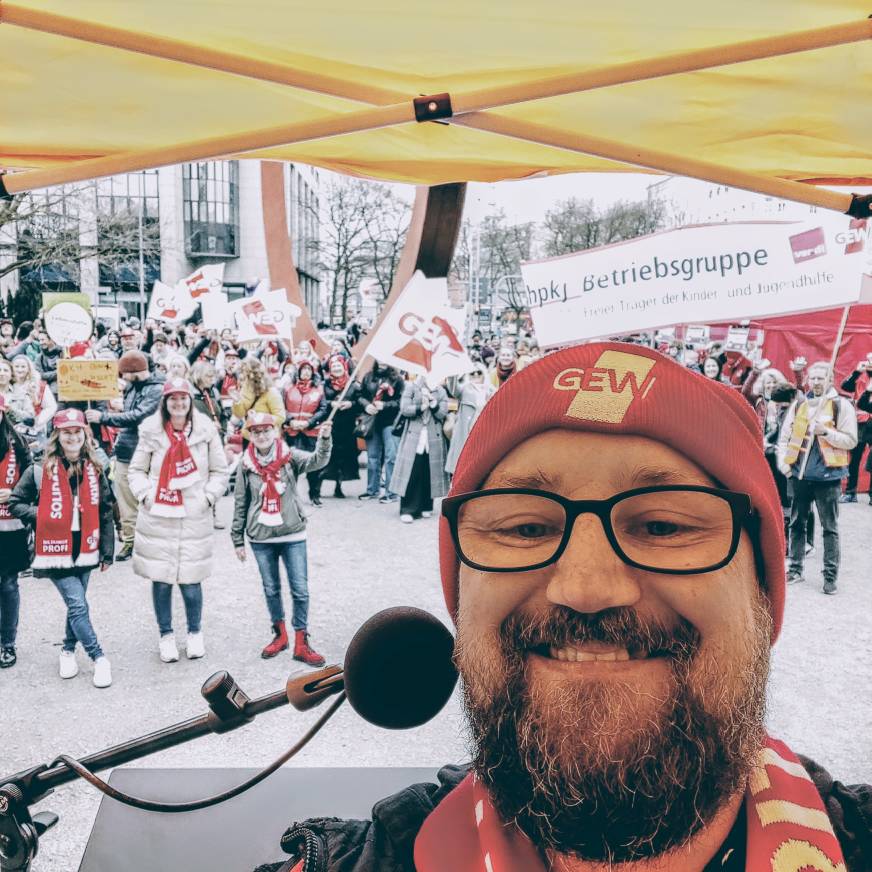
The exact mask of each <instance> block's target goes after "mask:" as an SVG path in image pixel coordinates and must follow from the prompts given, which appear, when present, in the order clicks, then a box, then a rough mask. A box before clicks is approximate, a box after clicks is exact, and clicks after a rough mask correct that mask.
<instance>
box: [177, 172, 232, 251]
mask: <svg viewBox="0 0 872 872" xmlns="http://www.w3.org/2000/svg"><path fill="white" fill-rule="evenodd" d="M182 191H183V201H184V213H185V249H186V251H187V254H188V256H189V257H216V256H218V257H220V256H221V255H223V256H225V257H237V256H238V255H239V162H238V161H235V160H211V161H199V162H197V163H189V164H185V165H184V166H183V167H182Z"/></svg>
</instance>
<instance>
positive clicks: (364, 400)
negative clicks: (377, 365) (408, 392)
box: [357, 369, 404, 428]
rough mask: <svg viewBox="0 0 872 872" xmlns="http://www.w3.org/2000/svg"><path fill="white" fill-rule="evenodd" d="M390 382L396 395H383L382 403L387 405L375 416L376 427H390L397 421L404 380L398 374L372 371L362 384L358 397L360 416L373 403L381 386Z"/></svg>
mask: <svg viewBox="0 0 872 872" xmlns="http://www.w3.org/2000/svg"><path fill="white" fill-rule="evenodd" d="M385 382H388V383H389V384H390V385H391V387H393V389H394V395H393V396H392V397H389V396H388V395H387V394H386V393H385V394H383V395H382V398H381V401H382V402H383V403H384V404H385V405H384V408H383V409H382V410H381V411H380V412H379V413H378V414H377V415H376V416H375V424H374V426H375V427H380V428H383V427H390V426H391V425H392V424H393V423H394V421H396V419H397V415H399V413H400V397H402V395H403V385H404V382H403V379H402V378H401V377H400V376H399V375H397V373H396V372H394V371H390V372H388V373H386V372H385V371H384V370H381V371H380V372H378V373H376V372H375V370H374V369H373V370H370V372H368V373H367V374H366V375H365V376H364V377H363V381H362V382H361V383H360V393H359V394H358V396H357V405H358V407H359V411H358V412H357V414H358V415H359V414H360V413H361V412H365V411H366V407H367V406H368V405H369V404H370V403H371V402H372V401H373V398H374V397H375V395H376V393H377V392H378V389H379V386H380V385H382V384H384V383H385Z"/></svg>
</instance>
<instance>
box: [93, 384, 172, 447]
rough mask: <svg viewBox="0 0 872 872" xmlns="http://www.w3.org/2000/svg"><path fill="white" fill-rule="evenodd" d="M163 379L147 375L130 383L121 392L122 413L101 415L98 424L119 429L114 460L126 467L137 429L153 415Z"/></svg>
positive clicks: (104, 413) (134, 442)
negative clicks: (122, 401)
mask: <svg viewBox="0 0 872 872" xmlns="http://www.w3.org/2000/svg"><path fill="white" fill-rule="evenodd" d="M163 386H164V379H163V376H159V375H150V376H149V377H148V378H147V379H146V380H145V381H138V382H133V383H132V384H131V385H130V386H129V387H128V388H127V390H126V391H125V392H124V411H123V412H108V411H107V412H103V416H102V418H101V419H100V420H101V423H103V424H107V425H108V426H110V427H119V428H121V432H120V433H119V434H118V439H117V440H116V442H115V458H116V460H118V461H119V462H120V463H130V461H131V459H132V458H133V452H134V451H136V444H137V442H139V425H140V424H141V423H142V422H143V421H144V420H145V419H146V418H148V417H149V416H150V415H153V414H154V413H155V412H156V411H157V407H158V406H159V405H160V398H161V393H162V392H163Z"/></svg>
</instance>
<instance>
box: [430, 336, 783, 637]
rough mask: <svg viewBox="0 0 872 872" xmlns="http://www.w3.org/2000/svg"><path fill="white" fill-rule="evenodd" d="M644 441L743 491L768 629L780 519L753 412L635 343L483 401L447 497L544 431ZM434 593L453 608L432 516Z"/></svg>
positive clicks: (453, 584) (593, 346) (776, 595)
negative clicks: (755, 517)
mask: <svg viewBox="0 0 872 872" xmlns="http://www.w3.org/2000/svg"><path fill="white" fill-rule="evenodd" d="M555 428H562V429H567V430H580V431H589V432H594V433H626V434H632V435H638V436H647V437H649V438H651V439H656V440H658V441H659V442H662V443H663V444H664V445H667V446H669V447H670V448H673V449H675V450H676V451H679V452H680V453H681V454H683V455H684V456H685V457H687V458H688V459H690V460H692V461H693V462H694V463H696V464H697V465H698V466H699V467H701V468H702V469H704V470H705V471H706V472H707V473H708V474H709V475H710V476H711V477H712V478H713V479H715V480H716V481H717V482H718V483H719V484H721V485H722V486H723V487H725V488H727V489H729V490H732V491H737V492H739V493H746V494H749V495H750V497H751V502H752V505H753V507H754V509H755V510H756V512H757V513H758V514H759V516H760V550H761V553H762V555H763V564H764V567H763V568H764V575H765V578H764V579H763V582H764V586H765V588H766V591H767V594H768V597H769V603H770V610H771V613H772V619H773V622H774V628H773V633H772V641H773V642H774V641H775V639H776V638H777V636H778V633H779V631H780V629H781V622H782V618H783V615H784V596H785V577H784V521H783V517H782V513H781V503H780V500H779V498H778V490H777V489H776V487H775V482H774V480H773V478H772V473H771V471H770V469H769V464H768V463H767V461H766V457H765V455H764V453H763V437H762V434H761V432H760V424H759V420H758V418H757V415H756V413H755V412H754V410H753V409H752V408H751V406H750V404H749V403H748V402H747V400H745V399H744V398H743V397H742V395H741V394H740V393H739V392H738V391H737V390H735V389H732V388H729V387H727V386H725V385H722V384H719V383H717V382H714V381H712V380H711V379H707V378H705V377H703V376H701V375H699V374H698V373H694V372H692V371H691V370H689V369H686V368H685V367H683V366H681V365H680V364H677V363H675V361H673V360H671V359H670V358H668V357H666V356H664V355H662V354H660V353H658V352H656V351H653V350H651V349H649V348H643V347H641V346H638V345H629V344H624V343H620V342H595V343H590V344H588V345H577V346H574V347H572V348H567V349H565V350H563V351H560V352H557V353H555V354H551V355H548V356H546V357H544V358H542V359H541V360H538V361H536V362H535V363H532V364H530V365H529V366H527V367H526V368H525V369H523V370H521V371H520V372H518V373H515V374H514V375H513V376H512V377H511V378H510V379H509V380H508V381H506V382H505V383H504V384H503V385H502V387H500V389H499V390H498V391H497V392H496V394H495V395H494V397H493V398H492V399H491V400H490V401H489V402H488V403H487V405H486V406H485V407H484V409H483V410H482V413H481V415H480V416H479V418H478V420H477V421H476V422H475V425H474V426H473V428H472V431H471V432H470V434H469V438H468V439H467V441H466V444H465V445H464V447H463V451H462V452H461V454H460V458H459V460H458V462H457V467H456V471H455V474H454V478H453V480H452V482H451V491H450V494H449V495H454V494H459V493H465V492H467V491H472V490H476V489H477V488H479V487H480V486H481V484H482V482H483V481H484V480H485V478H486V477H487V476H488V474H489V473H490V471H491V470H492V469H493V468H494V466H496V465H497V463H499V461H500V460H502V458H503V457H505V456H506V455H507V454H508V453H509V452H510V451H511V450H512V449H513V448H514V447H515V446H517V445H519V444H520V443H521V442H524V441H525V440H526V439H529V438H530V437H531V436H535V435H536V434H537V433H541V432H543V431H545V430H552V429H555ZM439 558H440V569H441V573H442V588H443V591H444V594H445V602H446V604H447V606H448V611H449V613H450V614H451V615H454V614H455V611H456V609H457V570H458V563H457V555H456V553H455V550H454V544H453V542H452V541H451V534H450V532H449V529H448V522H447V521H446V520H445V518H441V519H440V526H439Z"/></svg>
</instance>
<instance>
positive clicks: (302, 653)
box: [294, 630, 327, 666]
mask: <svg viewBox="0 0 872 872" xmlns="http://www.w3.org/2000/svg"><path fill="white" fill-rule="evenodd" d="M294 660H302V661H303V663H306V664H307V665H309V666H323V665H324V664H325V663H326V662H327V661H326V660H325V659H324V658H323V657H322V656H321V655H320V654H319V653H318V652H317V651H313V650H312V649H311V648H310V647H309V634H308V633H307V632H306V631H305V630H295V631H294Z"/></svg>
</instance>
